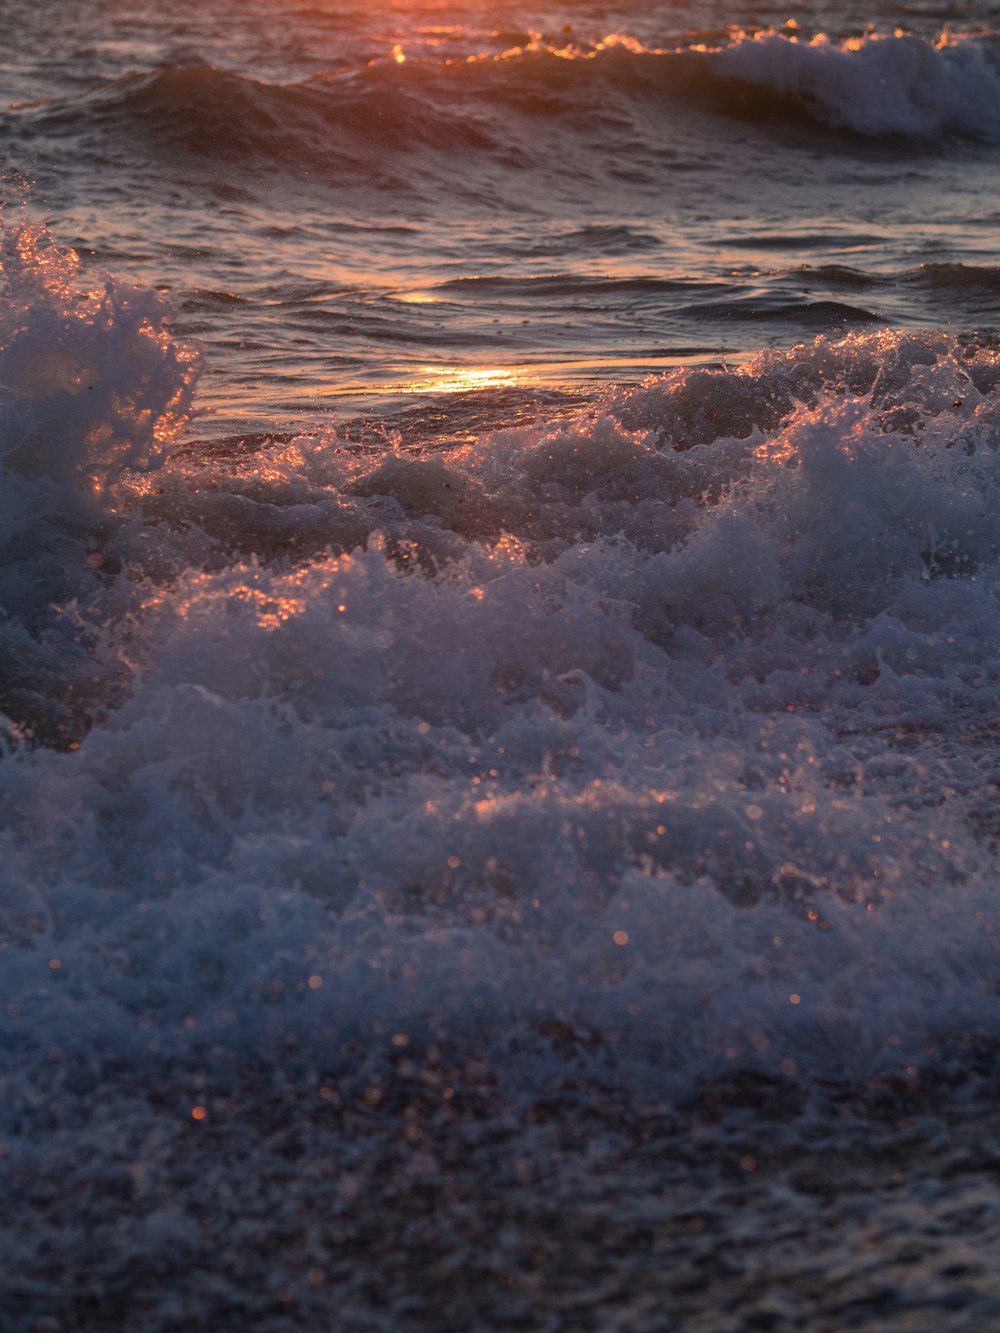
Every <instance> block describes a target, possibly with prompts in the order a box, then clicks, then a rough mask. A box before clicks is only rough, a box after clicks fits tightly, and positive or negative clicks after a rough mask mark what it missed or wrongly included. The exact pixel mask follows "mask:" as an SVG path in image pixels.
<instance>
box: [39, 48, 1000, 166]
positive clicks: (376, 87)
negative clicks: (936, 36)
mask: <svg viewBox="0 0 1000 1333" xmlns="http://www.w3.org/2000/svg"><path fill="white" fill-rule="evenodd" d="M684 107H695V108H697V109H698V110H700V111H703V112H704V111H707V112H709V113H714V114H719V115H726V116H730V117H732V116H736V117H739V118H741V119H746V120H749V121H752V122H760V121H776V122H779V123H780V122H788V123H794V124H795V125H796V126H798V127H800V128H801V127H803V113H806V118H805V126H806V127H808V126H809V125H810V124H811V125H812V126H821V127H823V129H824V130H826V131H829V130H836V131H839V132H844V131H846V132H848V133H851V134H857V135H862V136H866V137H878V136H892V137H900V136H902V137H905V138H909V139H912V140H928V139H931V140H933V139H937V138H940V137H942V136H945V135H958V136H962V137H966V138H970V139H973V140H980V141H988V142H994V141H997V140H1000V45H998V39H997V38H996V36H985V37H964V38H958V37H949V38H942V39H941V41H940V42H938V43H931V42H927V41H924V40H922V39H920V38H917V37H913V36H893V37H889V36H871V37H867V38H864V39H859V40H856V41H851V42H846V43H843V44H839V45H838V44H835V43H833V42H830V41H828V40H827V39H826V38H817V39H815V40H814V41H812V42H806V41H797V40H795V39H794V38H793V37H789V36H786V35H784V34H782V33H777V32H771V31H768V32H764V33H759V34H757V35H755V36H753V37H747V36H738V37H737V38H736V39H734V40H733V41H732V42H731V43H730V44H728V45H724V46H717V47H709V46H707V45H704V44H701V43H699V44H696V45H690V46H686V47H682V48H678V49H675V50H669V51H668V50H651V49H648V48H645V47H642V46H641V45H639V44H638V43H636V42H634V41H631V40H630V39H628V38H625V37H609V38H607V39H605V41H603V42H600V43H598V44H597V45H596V46H593V47H588V48H577V47H573V48H570V49H567V50H559V49H557V48H555V47H553V46H551V45H549V44H546V43H543V42H540V41H539V42H531V43H528V44H527V45H525V46H523V47H516V48H512V49H511V50H510V51H508V52H506V53H504V54H503V55H500V56H497V55H489V56H486V55H484V56H482V57H481V58H476V59H472V60H467V61H461V62H449V61H429V60H413V61H409V60H403V61H400V62H396V61H392V60H381V61H373V62H371V63H369V64H367V65H364V66H360V67H356V68H352V69H341V70H336V71H333V72H326V73H321V74H318V75H315V76H314V77H312V78H310V79H308V80H305V81H303V82H300V83H292V84H272V83H267V82H265V81H262V80H258V79H253V78H250V77H248V76H246V75H243V74H239V73H235V72H232V71H228V70H223V69H217V68H215V67H213V66H211V65H192V66H171V67H167V68H162V69H159V70H156V71H153V72H152V73H145V74H129V75H126V76H124V77H122V78H121V79H118V80H115V81H113V82H111V83H107V84H102V85H100V86H99V87H97V88H95V89H92V90H90V91H88V92H87V93H85V94H83V95H82V96H81V95H74V96H72V97H69V98H66V99H62V100H60V101H55V102H50V103H47V104H45V105H43V106H40V107H29V108H22V109H21V110H20V111H18V110H17V109H15V111H14V113H13V114H15V115H23V116H28V117H32V118H37V119H40V120H41V121H42V122H43V123H44V124H45V126H46V128H47V129H49V130H63V131H67V132H73V131H75V130H77V129H79V128H80V127H81V126H86V125H90V126H92V127H93V126H96V127H99V128H102V129H103V130H105V131H106V132H108V133H113V134H120V133H122V132H124V133H126V134H130V133H131V134H140V135H142V136H143V137H144V138H148V136H150V135H152V136H155V137H156V140H157V142H158V143H159V144H161V145H164V144H165V145H167V146H168V147H169V146H172V147H174V148H180V149H183V150H185V151H188V152H194V153H198V154H202V155H207V156H220V157H225V158H227V159H232V160H243V161H246V162H247V164H248V165H252V163H253V162H254V161H259V160H265V161H270V162H272V163H277V162H280V163H285V164H287V165H289V166H290V167H291V168H293V169H295V168H301V167H305V166H308V165H310V164H312V163H320V162H322V163H329V162H331V161H337V160H339V161H342V162H350V163H353V164H354V165H355V166H357V167H361V168H363V169H365V170H367V171H371V172H377V171H378V170H380V169H382V170H385V169H386V166H387V164H388V163H389V162H391V159H392V158H393V156H394V155H395V154H396V153H412V152H413V151H414V150H426V151H428V152H430V153H432V154H436V155H446V156H448V157H451V156H453V155H454V154H455V153H461V154H463V155H464V156H466V157H469V156H475V155H482V154H485V155H487V156H493V157H495V158H497V159H499V160H501V161H502V162H503V163H504V164H505V165H508V166H509V165H513V166H528V165H530V164H531V163H532V162H533V161H535V159H536V154H537V151H538V148H539V143H538V139H537V134H538V122H539V120H542V121H544V122H545V123H546V127H547V135H548V136H549V138H551V136H552V135H555V134H557V133H558V134H560V135H569V136H571V137H584V136H585V137H586V138H587V142H588V144H589V145H590V146H591V148H593V149H594V150H597V151H601V150H604V151H607V150H608V149H609V148H610V147H613V148H614V150H615V152H616V153H617V154H618V155H620V154H622V153H625V154H628V152H629V151H630V150H635V151H639V150H641V149H643V148H645V147H648V145H649V141H650V135H651V134H653V135H656V134H658V133H659V129H660V126H661V125H662V123H663V121H664V120H669V119H670V118H671V117H676V115H677V114H678V109H679V108H680V109H683V108H684ZM501 125H502V131H501V129H500V126H501ZM664 128H665V126H664Z"/></svg>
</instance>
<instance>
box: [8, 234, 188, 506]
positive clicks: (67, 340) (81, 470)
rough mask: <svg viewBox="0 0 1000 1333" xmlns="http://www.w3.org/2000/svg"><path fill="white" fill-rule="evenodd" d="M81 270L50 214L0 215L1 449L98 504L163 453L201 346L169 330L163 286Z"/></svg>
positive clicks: (180, 416)
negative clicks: (93, 283)
mask: <svg viewBox="0 0 1000 1333" xmlns="http://www.w3.org/2000/svg"><path fill="white" fill-rule="evenodd" d="M80 279H81V274H80V262H79V258H78V256H77V255H76V253H75V252H74V251H72V250H66V249H62V248H60V247H59V246H58V245H57V244H56V243H55V241H54V240H53V238H52V236H51V235H50V234H49V232H48V231H47V230H46V228H45V227H44V226H42V225H40V224H35V223H30V222H21V223H18V224H14V225H11V224H9V223H6V222H3V223H0V395H2V414H0V459H2V460H3V464H4V466H5V467H6V468H7V469H8V470H9V471H11V472H15V473H17V474H18V475H19V476H21V477H29V478H38V477H43V476H44V477H48V478H50V479H51V480H52V481H53V482H55V483H57V484H58V485H59V486H61V487H63V488H64V489H65V490H66V491H67V492H68V491H74V490H75V491H79V492H83V493H84V494H87V495H89V496H91V497H93V498H94V499H95V500H96V502H97V503H98V504H99V503H100V502H101V499H102V498H103V497H106V496H107V495H108V493H109V492H110V491H111V490H112V489H113V487H114V485H115V483H116V481H118V480H119V479H120V478H121V476H122V475H123V473H125V472H126V471H128V470H137V469H138V470H148V469H150V468H154V467H156V466H157V465H158V464H159V463H160V462H162V460H163V458H164V456H165V454H166V451H167V450H168V448H169V446H170V445H171V444H172V443H173V442H174V441H175V440H176V439H177V436H178V434H179V433H180V431H181V430H182V428H183V427H184V425H185V423H186V422H187V420H188V419H189V416H190V412H191V403H192V396H193V392H194V385H195V381H196V378H197V371H198V356H197V353H196V352H195V351H194V350H193V349H191V348H189V347H185V346H183V345H181V344H178V343H177V342H175V341H174V340H173V339H172V338H171V336H170V333H169V332H168V329H167V325H168V322H169V320H170V318H171V316H172V314H173V305H172V303H171V301H170V300H169V299H168V298H167V297H166V296H163V295H162V294H160V293H158V292H154V291H151V290H149V289H140V288H136V287H131V286H129V285H127V284H125V283H121V282H118V281H116V280H113V279H108V280H107V281H106V282H105V283H104V284H103V285H102V286H101V287H100V288H96V289H84V288H82V287H81V281H80Z"/></svg>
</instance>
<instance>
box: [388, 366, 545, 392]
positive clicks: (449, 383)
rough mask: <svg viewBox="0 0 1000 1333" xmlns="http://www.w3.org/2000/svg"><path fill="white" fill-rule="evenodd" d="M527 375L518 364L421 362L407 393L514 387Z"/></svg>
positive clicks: (405, 386) (404, 389) (405, 387)
mask: <svg viewBox="0 0 1000 1333" xmlns="http://www.w3.org/2000/svg"><path fill="white" fill-rule="evenodd" d="M525 379H526V376H525V374H524V372H523V371H522V370H521V368H520V367H518V366H421V367H420V368H419V370H418V372H417V374H416V376H415V377H414V378H413V380H412V381H410V383H408V384H401V385H400V386H399V388H400V391H401V392H403V393H474V392H476V391H477V390H480V389H510V388H514V387H515V386H516V385H518V384H522V383H523V382H524V380H525Z"/></svg>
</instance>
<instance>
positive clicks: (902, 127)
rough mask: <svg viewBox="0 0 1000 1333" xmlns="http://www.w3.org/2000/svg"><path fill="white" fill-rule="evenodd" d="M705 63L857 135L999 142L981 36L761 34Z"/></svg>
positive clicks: (992, 66) (994, 75)
mask: <svg viewBox="0 0 1000 1333" xmlns="http://www.w3.org/2000/svg"><path fill="white" fill-rule="evenodd" d="M712 64H713V68H714V69H715V70H716V71H717V72H719V73H721V74H723V75H724V76H725V77H726V78H733V79H740V80H744V81H746V82H749V83H755V84H761V85H762V86H764V87H767V88H770V89H773V90H774V91H775V92H778V93H781V94H785V95H789V96H791V97H794V98H796V99H797V100H800V101H802V102H804V103H805V104H806V105H807V106H808V108H809V109H810V110H811V111H812V112H813V113H814V114H815V115H817V116H818V117H819V118H820V119H821V120H823V121H825V122H827V123H828V124H830V125H833V126H836V127H838V128H843V129H849V130H854V131H856V132H857V133H860V134H871V135H877V134H905V135H912V136H915V137H921V138H924V137H926V138H930V137H936V136H938V135H941V134H945V133H958V134H964V135H971V136H974V137H977V138H983V139H988V140H990V141H995V140H996V139H997V138H1000V66H998V62H997V57H996V50H995V46H994V45H992V44H991V43H990V42H989V41H987V40H984V39H982V38H978V37H974V36H958V35H945V36H944V37H942V38H941V39H940V41H938V42H936V43H931V42H928V41H925V40H923V39H922V38H920V37H916V36H912V35H896V36H886V35H879V34H873V35H871V36H868V37H865V38H857V39H852V40H850V41H846V42H839V43H838V42H833V41H830V40H829V39H828V38H826V37H817V38H815V39H813V40H812V41H811V42H805V41H799V40H797V39H796V38H794V37H789V36H787V35H785V34H783V33H777V32H763V33H758V34H756V35H755V36H753V37H748V38H745V39H743V40H741V41H738V42H736V43H734V44H733V45H732V46H729V47H727V48H725V49H723V50H721V51H719V52H718V53H717V54H716V55H715V56H714V57H713V61H712Z"/></svg>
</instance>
